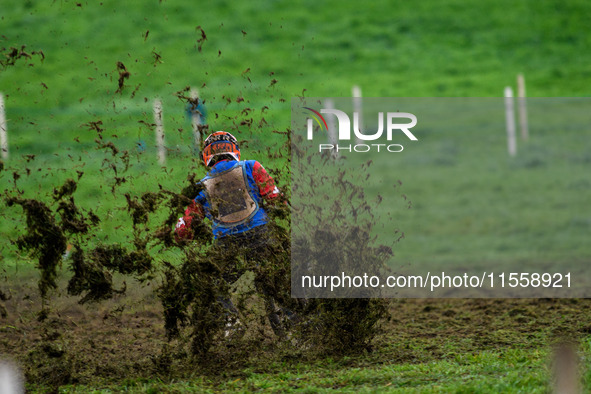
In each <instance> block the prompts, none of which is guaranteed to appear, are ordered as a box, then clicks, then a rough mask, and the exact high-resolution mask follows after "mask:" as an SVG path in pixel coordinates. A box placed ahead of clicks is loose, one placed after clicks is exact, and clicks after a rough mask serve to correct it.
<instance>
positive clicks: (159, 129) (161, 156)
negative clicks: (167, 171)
mask: <svg viewBox="0 0 591 394" xmlns="http://www.w3.org/2000/svg"><path fill="white" fill-rule="evenodd" d="M154 123H155V124H156V145H157V146H158V162H159V163H160V164H161V165H164V164H166V149H165V148H164V125H163V123H162V101H160V100H158V99H156V100H154Z"/></svg>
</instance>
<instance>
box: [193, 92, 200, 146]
mask: <svg viewBox="0 0 591 394" xmlns="http://www.w3.org/2000/svg"><path fill="white" fill-rule="evenodd" d="M191 99H193V100H196V99H199V91H198V90H197V89H191ZM201 124H202V122H201V114H200V113H199V111H198V110H197V108H191V126H192V128H193V146H194V148H195V152H197V153H199V148H200V147H201V133H200V132H199V126H201Z"/></svg>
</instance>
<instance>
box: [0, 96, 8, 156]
mask: <svg viewBox="0 0 591 394" xmlns="http://www.w3.org/2000/svg"><path fill="white" fill-rule="evenodd" d="M0 150H2V159H3V160H7V159H8V131H7V130H6V116H5V114H4V96H3V95H2V93H0Z"/></svg>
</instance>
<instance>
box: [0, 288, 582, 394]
mask: <svg viewBox="0 0 591 394" xmlns="http://www.w3.org/2000/svg"><path fill="white" fill-rule="evenodd" d="M8 288H9V295H10V299H8V300H6V301H4V306H5V307H6V312H7V315H6V317H3V318H0V354H3V355H4V356H8V357H9V358H12V359H14V360H17V361H18V363H19V364H20V365H21V366H23V367H24V369H25V373H26V376H27V379H28V381H29V382H31V383H40V384H43V385H46V386H49V387H59V386H60V385H63V384H68V383H84V384H100V383H109V382H121V381H123V380H125V379H138V378H146V379H153V378H154V377H159V378H161V379H164V380H165V379H168V378H172V377H175V378H177V379H178V378H181V379H182V378H183V377H184V378H190V377H191V376H195V375H207V376H209V377H210V378H211V379H213V380H218V379H225V378H228V377H232V376H241V373H242V372H241V368H246V367H249V368H253V367H254V368H256V369H257V370H261V371H265V370H267V369H268V368H269V365H270V364H271V363H272V361H278V362H286V361H289V362H314V363H315V362H322V361H321V360H322V356H321V355H318V354H313V353H314V352H313V351H311V352H302V351H295V352H294V353H293V354H291V355H290V354H289V352H290V349H289V348H282V347H280V346H277V345H276V344H274V343H273V340H272V336H266V337H265V336H263V337H260V336H258V339H257V341H258V342H257V343H258V344H259V346H258V349H256V350H255V351H253V346H254V345H255V343H254V342H253V339H252V338H253V337H254V336H250V337H249V336H248V335H247V336H246V337H245V338H244V339H242V340H241V341H242V342H238V343H232V344H230V345H229V344H227V343H226V344H218V345H216V346H215V347H214V349H213V350H212V352H211V356H210V357H209V359H208V360H207V363H195V362H193V361H192V360H191V357H190V355H188V354H182V352H181V353H179V352H177V351H178V349H180V348H181V346H176V345H175V343H177V341H173V342H168V341H167V340H166V333H165V330H164V321H163V317H162V316H163V314H162V306H161V303H160V302H159V299H158V298H157V297H156V296H155V295H154V292H153V290H152V288H151V285H141V284H139V283H129V284H128V291H127V294H126V296H125V297H123V296H121V297H117V296H116V297H115V298H113V299H111V300H107V301H103V302H101V303H98V304H88V305H79V304H78V303H77V301H78V300H77V298H76V297H68V296H53V297H52V298H51V304H50V310H51V312H50V313H49V316H48V317H47V318H46V319H45V320H43V321H39V319H38V312H39V299H38V298H39V296H38V291H36V281H35V280H34V278H32V277H31V278H29V279H26V280H24V279H22V278H21V279H20V280H16V279H14V278H13V280H12V281H11V282H10V284H9V286H8ZM390 312H391V315H392V319H391V321H390V322H388V323H387V324H386V325H385V326H384V327H383V328H384V332H383V333H382V334H381V335H379V336H378V337H377V338H376V340H375V341H374V344H373V346H372V351H370V352H365V353H363V354H360V355H357V356H355V357H353V358H351V359H349V361H348V363H349V364H350V363H353V364H358V365H359V366H363V365H365V366H367V365H371V364H373V363H379V364H382V363H407V362H411V363H417V362H428V361H432V360H439V359H448V358H453V357H455V356H456V355H458V354H462V353H472V352H479V351H486V350H502V349H509V348H516V347H517V348H544V347H548V346H551V345H552V343H553V342H555V341H556V342H557V341H561V340H569V341H574V342H577V341H580V340H581V339H582V338H584V337H585V336H588V335H589V334H591V300H576V299H575V300H571V299H564V300H556V299H539V300H530V299H524V300H521V299H508V300H499V299H452V300H447V299H443V300H422V299H408V300H392V306H391V309H390ZM255 336H256V335H255ZM294 350H297V349H294Z"/></svg>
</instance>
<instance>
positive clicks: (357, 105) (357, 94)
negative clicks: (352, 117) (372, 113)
mask: <svg viewBox="0 0 591 394" xmlns="http://www.w3.org/2000/svg"><path fill="white" fill-rule="evenodd" d="M351 90H352V94H353V112H357V113H358V114H359V129H360V131H362V130H365V127H364V124H363V108H362V106H361V88H360V87H359V86H357V85H355V86H353V89H351ZM361 142H362V141H359V139H357V143H358V144H360V143H361Z"/></svg>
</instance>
